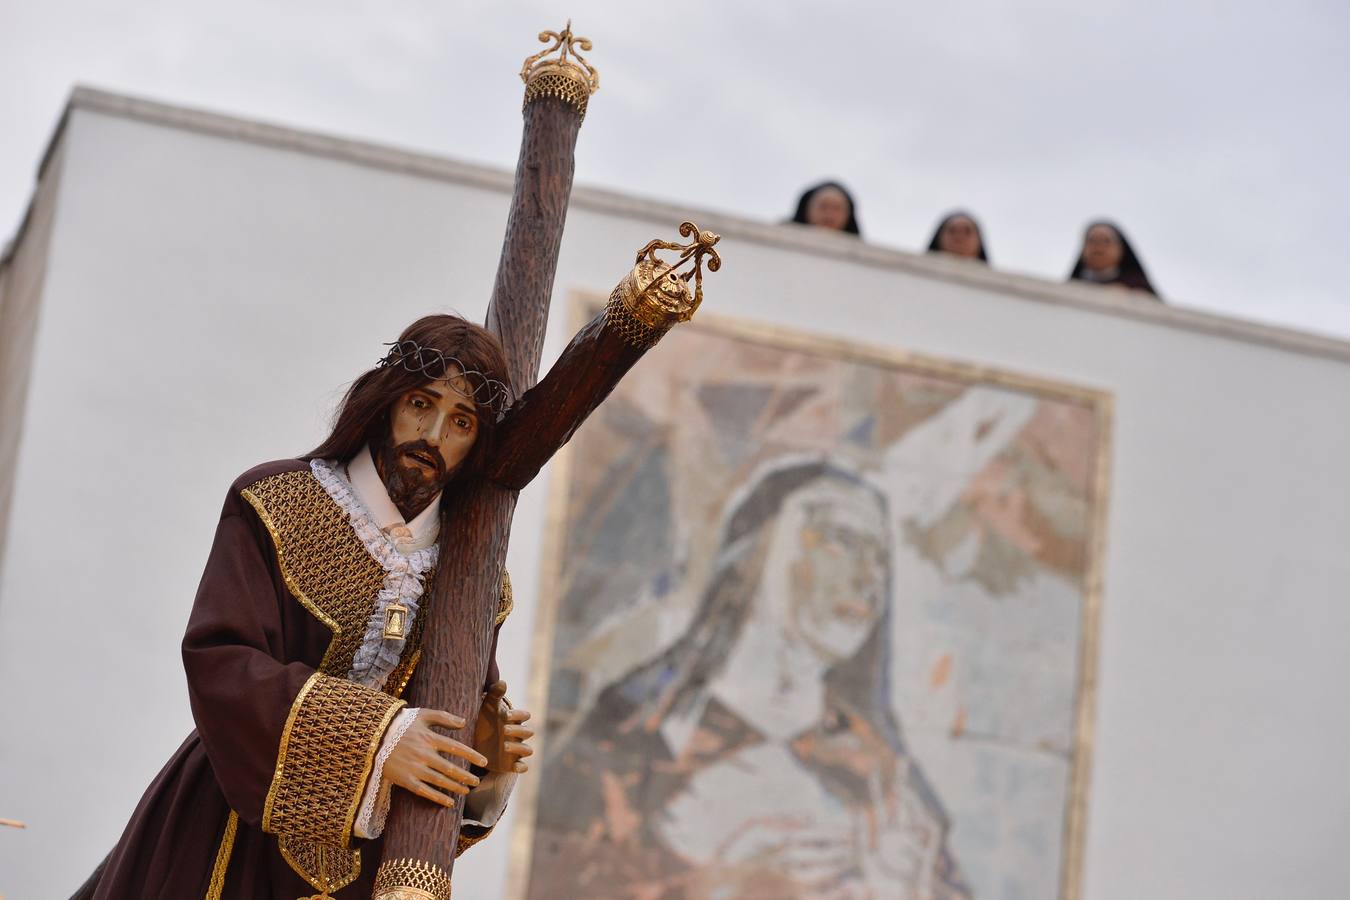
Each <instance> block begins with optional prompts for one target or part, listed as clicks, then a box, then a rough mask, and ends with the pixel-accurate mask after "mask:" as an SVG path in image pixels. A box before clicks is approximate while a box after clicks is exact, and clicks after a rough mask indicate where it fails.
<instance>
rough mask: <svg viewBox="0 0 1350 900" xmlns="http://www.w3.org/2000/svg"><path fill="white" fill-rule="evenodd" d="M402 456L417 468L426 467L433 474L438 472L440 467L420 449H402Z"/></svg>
mask: <svg viewBox="0 0 1350 900" xmlns="http://www.w3.org/2000/svg"><path fill="white" fill-rule="evenodd" d="M403 457H404V459H407V460H409V461H410V462H412V464H413V465H415V466H417V467H418V468H422V469H426V470H427V471H429V472H432V473H433V474H435V473H439V472H440V469H441V467H440V466H438V465H436V460H434V459H432V458H431V456H430V455H429V454H426V453H423V452H422V451H421V450H405V451H403Z"/></svg>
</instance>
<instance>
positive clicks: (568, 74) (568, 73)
mask: <svg viewBox="0 0 1350 900" xmlns="http://www.w3.org/2000/svg"><path fill="white" fill-rule="evenodd" d="M539 41H540V43H544V44H547V43H549V42H550V41H551V42H552V46H550V47H548V48H546V49H544V50H541V51H539V52H538V53H536V54H534V55H533V56H531V57H529V58H527V59H526V60H525V64H524V65H523V66H521V67H520V80H521V81H523V82H525V104H524V105H525V106H529V105H530V104H531V103H532V102H534V101H535V100H537V99H539V98H540V97H557V98H558V99H559V100H562V101H563V102H564V103H570V104H572V105H573V106H575V107H576V108H577V112H578V113H580V114H581V117H582V118H583V119H584V118H586V104H587V102H588V101H589V100H590V98H591V94H594V93H595V92H596V91H598V90H600V73H599V72H597V71H596V70H595V67H594V66H592V65H591V64H590V63H588V62H587V61H586V58H585V57H584V56H582V55H581V53H580V52H578V49H577V48H580V49H581V50H585V51H586V52H587V53H589V52H590V51H591V41H590V38H584V37H577V36H575V35H573V34H572V21H571V20H570V19H569V20H568V21H567V25H566V26H565V27H564V28H563V30H562V31H561V32H558V31H541V32H539ZM555 50H556V51H558V55H557V56H556V57H554V58H551V59H546V58H545V57H547V56H548V55H549V54H550V53H552V52H554V51H555ZM569 54H570V56H571V58H570V59H569Z"/></svg>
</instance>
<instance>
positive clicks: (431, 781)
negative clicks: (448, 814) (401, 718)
mask: <svg viewBox="0 0 1350 900" xmlns="http://www.w3.org/2000/svg"><path fill="white" fill-rule="evenodd" d="M464 724H465V723H464V720H463V719H461V718H460V717H459V716H455V715H451V714H450V713H448V712H442V711H441V710H439V709H424V710H422V711H421V712H420V713H418V715H417V718H416V720H414V721H413V723H412V725H411V726H410V727H409V728H408V730H407V731H405V732H404V733H403V737H402V738H400V739H399V742H398V744H397V745H396V746H395V747H394V752H392V753H390V754H389V759H387V760H386V761H385V763H384V778H385V779H386V780H387V781H388V782H389V783H390V784H396V785H398V786H399V787H401V788H403V789H404V790H407V791H412V792H413V793H414V794H416V795H417V796H419V797H425V798H426V799H427V800H430V801H431V802H432V803H438V804H440V805H441V806H454V805H455V798H454V797H453V796H451V795H452V794H459V795H460V796H464V795H466V794H468V793H469V789H470V788H474V787H477V786H478V776H476V775H474V774H473V773H472V772H470V771H469V770H468V769H467V768H461V767H460V766H458V765H456V764H455V763H453V762H451V758H452V757H458V758H460V759H463V760H468V761H469V762H470V763H472V764H473V765H476V766H486V765H487V763H488V760H487V757H485V756H483V754H481V753H479V752H478V751H477V750H475V749H473V748H472V747H469V746H467V745H465V744H461V743H460V742H459V741H456V740H454V739H452V738H448V737H446V736H445V735H443V734H441V733H440V732H437V731H433V730H432V726H433V725H439V726H440V727H442V728H449V729H460V728H463V727H464ZM447 792H448V793H447Z"/></svg>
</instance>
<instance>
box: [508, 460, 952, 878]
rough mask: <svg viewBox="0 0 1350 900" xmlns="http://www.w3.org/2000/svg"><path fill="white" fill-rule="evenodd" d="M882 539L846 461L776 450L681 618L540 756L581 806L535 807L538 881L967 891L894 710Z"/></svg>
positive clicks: (879, 507) (569, 800)
mask: <svg viewBox="0 0 1350 900" xmlns="http://www.w3.org/2000/svg"><path fill="white" fill-rule="evenodd" d="M888 547H889V534H888V528H887V505H886V502H885V499H884V497H883V496H882V494H881V493H880V492H879V491H877V490H876V489H875V488H873V487H872V486H871V485H869V484H867V483H866V482H864V481H863V480H862V479H861V478H859V477H858V476H856V475H854V474H853V473H851V472H848V471H846V470H844V469H842V468H839V467H837V466H834V465H832V464H830V463H827V462H820V461H807V462H793V463H787V464H784V463H781V462H780V463H778V464H776V465H771V466H769V467H767V468H766V469H765V470H763V471H761V473H760V474H759V475H758V476H757V477H755V478H753V479H752V480H751V482H750V484H749V487H748V488H747V490H745V491H744V492H742V493H741V494H740V495H739V496H738V497H737V498H733V499H732V500H731V501H730V502H729V504H728V512H727V514H726V516H725V518H724V520H723V527H722V532H721V539H720V545H719V550H718V553H717V558H716V563H715V565H714V567H713V570H712V572H711V575H710V578H709V582H708V584H707V587H706V589H705V590H704V591H703V594H702V600H701V603H700V605H699V608H698V609H697V610H696V612H695V614H694V616H693V618H692V619H691V621H690V624H689V626H688V627H687V629H686V630H685V631H684V633H683V634H682V635H681V636H680V637H679V638H678V639H676V640H675V641H674V643H673V644H671V645H670V646H669V648H668V649H667V650H665V651H664V652H663V653H662V654H661V655H660V656H659V657H657V658H656V659H653V660H651V661H649V662H646V663H643V664H642V665H640V666H638V667H637V668H636V669H635V670H633V671H631V672H629V673H628V674H626V675H625V676H624V677H623V678H621V679H619V680H617V681H616V682H614V683H613V684H611V685H609V686H608V687H607V688H605V689H604V690H602V691H601V692H600V694H599V696H598V698H597V701H596V703H595V705H594V706H593V707H592V709H591V710H590V711H589V712H588V713H587V715H586V718H585V720H584V722H583V723H582V724H581V726H580V728H579V729H578V731H577V732H576V733H575V735H574V736H573V738H572V740H571V741H569V742H568V744H567V746H565V747H563V748H562V749H561V750H560V751H559V752H558V753H557V755H556V756H555V757H554V758H553V759H551V760H550V761H549V762H548V764H547V765H546V769H545V776H544V777H545V784H544V786H543V790H545V791H549V790H556V791H560V792H563V793H565V794H567V796H566V797H565V798H563V797H558V798H557V799H558V800H559V803H558V804H556V806H555V808H557V809H566V810H568V811H569V815H568V817H567V818H566V819H553V820H550V817H549V816H547V815H545V816H544V817H543V818H541V824H543V825H544V826H545V827H547V828H550V829H551V830H552V831H553V835H552V836H554V837H557V838H560V840H559V841H557V842H556V843H555V844H554V846H555V847H557V849H558V855H557V857H556V860H557V863H556V865H557V866H558V868H557V870H556V872H555V871H553V869H552V866H550V871H549V872H548V873H547V875H546V876H545V873H544V872H542V871H538V870H537V871H536V873H535V874H536V878H534V879H532V880H531V883H532V884H549V885H551V886H552V888H554V889H559V890H561V891H562V895H566V896H571V895H573V893H575V894H576V895H578V896H582V895H584V896H593V897H611V896H612V897H619V896H623V897H631V896H645V895H646V894H645V893H644V892H648V891H649V892H651V894H652V896H657V895H663V894H660V892H661V891H669V890H678V891H679V895H680V896H684V897H699V898H703V897H707V898H711V897H718V898H728V900H734V898H742V897H745V898H748V897H769V896H772V897H778V898H785V900H790V898H796V897H801V898H806V897H811V898H820V897H829V898H868V897H883V896H897V895H906V894H904V893H903V891H905V890H906V889H918V888H920V887H922V886H930V887H931V886H934V885H938V886H942V890H938V891H931V893H930V894H928V896H934V897H942V898H959V897H964V896H965V894H964V892H963V888H962V887H961V885H960V880H959V878H958V877H957V876H956V874H955V871H954V869H955V867H954V865H953V864H952V862H951V859H950V856H949V855H948V853H947V850H946V833H947V828H948V825H947V819H946V816H945V814H944V813H943V811H942V809H941V808H940V806H939V805H938V802H937V800H936V797H935V795H934V793H933V791H932V790H931V788H930V787H929V786H928V784H927V782H926V781H925V780H924V777H923V775H922V773H921V772H920V771H919V768H918V765H917V763H916V762H915V761H914V760H913V759H912V758H911V757H910V755H909V752H908V750H907V748H906V747H905V745H904V743H903V740H902V738H901V735H900V729H899V725H898V723H897V721H896V719H895V716H894V714H893V712H892V709H891V703H890V699H889V679H888V666H887V663H888V640H889V639H888V622H889V610H890V571H889V558H888V549H887V548H888ZM592 817H593V818H592ZM551 843H552V842H551ZM616 851H617V855H616ZM536 862H537V863H538V862H539V860H538V859H537V860H536ZM616 866H617V867H618V871H615V870H614V867H616ZM540 876H545V877H540ZM558 879H562V882H566V883H565V884H562V883H561V882H560V881H559V880H558ZM563 888H565V890H563ZM897 891H900V892H901V893H900V894H897Z"/></svg>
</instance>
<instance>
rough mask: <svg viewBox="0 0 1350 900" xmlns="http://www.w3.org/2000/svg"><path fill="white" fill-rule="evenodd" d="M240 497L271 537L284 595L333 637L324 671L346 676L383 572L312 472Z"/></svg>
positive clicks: (278, 479)
mask: <svg viewBox="0 0 1350 900" xmlns="http://www.w3.org/2000/svg"><path fill="white" fill-rule="evenodd" d="M241 495H242V496H243V498H244V499H245V500H246V501H248V503H249V505H251V506H252V507H253V509H254V510H256V511H257V513H258V518H259V519H261V520H262V523H263V526H264V527H265V528H266V529H267V532H268V534H270V535H271V536H272V543H273V546H274V547H275V549H276V557H277V567H278V568H279V569H280V570H281V577H282V579H283V580H284V581H285V583H286V589H287V590H288V591H290V592H291V594H292V595H293V596H294V597H295V599H296V601H297V602H299V603H300V605H301V606H303V607H304V608H305V609H306V610H307V611H308V612H309V613H310V615H312V616H314V618H316V619H318V620H319V621H320V622H322V623H323V624H324V625H325V626H327V627H328V628H329V629H330V630H331V631H332V632H333V639H332V641H330V642H329V644H328V649H327V650H326V651H325V652H324V655H323V661H322V662H320V663H319V671H320V672H323V673H324V674H325V675H334V676H345V675H346V674H347V673H348V672H350V671H351V665H352V659H353V657H355V656H356V649H357V647H359V646H360V644H361V639H362V637H363V636H364V635H365V630H366V622H367V620H368V619H369V618H370V614H371V611H372V610H373V609H374V608H375V603H376V600H377V598H378V596H379V593H380V588H381V587H383V585H384V575H385V572H384V567H383V566H382V565H380V563H379V562H378V561H377V560H376V559H374V558H373V557H372V556H371V555H370V552H369V551H368V550H367V549H366V546H365V544H363V543H361V538H360V537H359V536H357V534H356V531H355V530H354V529H353V528H352V525H351V520H350V518H348V516H347V513H346V511H345V510H344V509H343V508H342V507H340V506H338V504H336V503H334V502H333V498H332V497H330V496H328V492H327V491H325V490H324V489H323V485H321V484H319V482H318V481H317V480H316V479H315V478H314V474H313V473H312V472H310V471H309V470H307V469H306V470H303V471H295V472H282V473H281V474H279V475H272V476H270V477H268V478H264V479H262V480H261V481H258V482H255V483H254V484H251V485H249V486H248V487H247V488H245V489H244V490H243V491H242V492H241ZM419 618H421V617H420V616H419ZM408 643H409V644H411V643H412V642H411V641H409V642H408Z"/></svg>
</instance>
